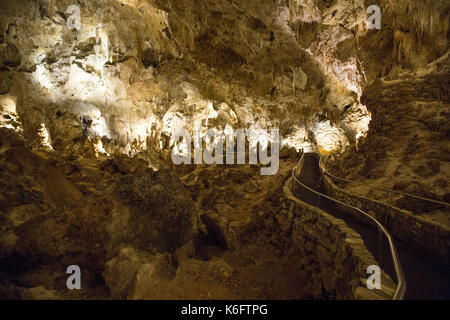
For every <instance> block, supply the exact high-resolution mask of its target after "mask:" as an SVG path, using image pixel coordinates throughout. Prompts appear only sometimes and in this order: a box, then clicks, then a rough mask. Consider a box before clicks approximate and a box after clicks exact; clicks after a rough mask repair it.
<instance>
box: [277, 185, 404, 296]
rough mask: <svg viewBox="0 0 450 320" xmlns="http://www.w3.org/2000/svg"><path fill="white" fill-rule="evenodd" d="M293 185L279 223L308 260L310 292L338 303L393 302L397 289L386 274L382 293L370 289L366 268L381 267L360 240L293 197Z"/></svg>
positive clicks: (287, 189)
mask: <svg viewBox="0 0 450 320" xmlns="http://www.w3.org/2000/svg"><path fill="white" fill-rule="evenodd" d="M291 183H292V178H290V179H289V180H288V181H287V182H286V185H285V187H284V198H283V199H282V210H281V212H280V214H279V215H277V219H278V221H279V223H280V226H281V228H282V229H284V230H283V231H286V230H289V229H290V230H291V232H290V233H291V237H292V240H293V243H294V244H295V245H296V246H297V247H298V248H299V251H300V253H301V254H302V255H303V256H304V257H305V261H306V262H305V272H306V277H307V280H309V281H307V283H308V286H310V288H308V291H309V292H312V293H313V296H314V294H316V295H317V296H323V293H325V295H327V296H328V297H329V298H335V299H370V300H372V299H377V300H378V299H392V296H393V294H394V291H395V287H396V285H395V284H394V282H393V281H392V279H391V278H390V277H389V276H388V275H387V274H385V273H384V272H383V271H382V276H381V289H380V290H377V289H374V290H369V289H367V286H366V282H365V281H366V279H367V277H368V276H369V275H368V274H367V273H366V270H367V267H368V266H370V265H378V263H377V262H376V260H375V259H374V257H373V255H372V254H371V253H370V252H369V251H368V250H367V248H366V247H365V245H364V241H363V240H362V238H361V236H360V235H359V234H357V233H356V232H355V231H353V230H352V229H350V228H349V227H348V226H347V225H346V224H345V222H344V221H342V220H340V219H337V218H335V217H333V216H332V215H330V214H328V213H326V212H324V211H322V210H320V209H318V208H316V207H313V206H310V205H308V204H306V203H304V202H302V201H300V200H298V199H297V198H296V197H294V196H293V194H292V192H291V191H290V184H291Z"/></svg>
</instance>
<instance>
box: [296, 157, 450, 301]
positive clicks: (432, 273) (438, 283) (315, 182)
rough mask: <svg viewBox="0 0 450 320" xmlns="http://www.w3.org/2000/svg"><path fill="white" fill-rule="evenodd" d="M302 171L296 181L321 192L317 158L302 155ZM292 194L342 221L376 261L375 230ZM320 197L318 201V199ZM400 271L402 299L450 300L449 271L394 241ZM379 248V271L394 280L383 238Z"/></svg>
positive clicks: (302, 192)
mask: <svg viewBox="0 0 450 320" xmlns="http://www.w3.org/2000/svg"><path fill="white" fill-rule="evenodd" d="M301 161H303V164H302V170H301V172H296V173H295V174H296V178H297V179H298V180H299V181H301V182H302V183H303V184H305V185H306V186H308V187H309V188H311V189H313V190H315V191H318V192H321V193H324V191H323V190H322V187H321V184H320V177H321V172H320V168H319V158H318V157H317V155H316V154H314V153H305V154H304V157H303V159H302V160H301ZM292 193H293V194H294V195H295V196H296V197H297V198H298V199H300V200H302V201H304V202H306V203H309V204H310V205H313V206H316V207H318V208H320V209H322V210H324V211H326V212H328V213H329V214H331V215H333V216H335V217H336V218H339V219H342V220H344V221H345V222H346V223H347V225H348V226H349V227H350V228H352V229H353V230H355V231H356V232H358V233H359V234H360V235H361V237H362V238H363V240H364V242H365V244H366V247H367V248H368V249H369V251H370V252H371V253H372V254H373V256H374V257H375V258H376V259H377V260H378V257H379V251H378V231H377V230H378V229H377V228H376V227H374V226H372V225H369V224H367V223H364V222H362V221H361V220H359V219H356V218H354V217H353V216H351V215H349V214H346V213H345V212H344V211H342V210H340V209H339V208H337V206H336V205H335V204H334V203H333V201H331V200H328V199H326V198H324V197H319V196H318V195H317V194H315V193H313V192H311V191H309V190H308V189H306V188H304V187H302V186H301V185H299V184H297V185H296V187H295V188H293V190H292ZM319 198H320V199H319ZM394 240H395V245H396V248H397V252H398V255H399V258H400V262H401V265H402V267H403V272H404V275H405V278H406V282H407V288H406V293H405V297H404V299H436V300H440V299H446V300H448V299H450V270H448V268H447V267H448V266H445V265H443V264H441V263H440V262H439V261H437V260H436V259H435V258H434V257H431V256H430V255H429V254H427V253H426V252H424V251H423V250H421V249H418V248H415V247H412V246H411V245H409V244H406V243H405V242H403V241H401V240H399V239H398V238H394ZM382 243H383V245H382V263H381V268H382V269H383V270H385V272H387V273H388V274H389V275H390V276H391V278H392V279H393V280H394V281H396V273H395V268H394V264H393V261H392V257H391V254H390V251H389V247H388V245H387V242H386V241H385V239H383V242H382Z"/></svg>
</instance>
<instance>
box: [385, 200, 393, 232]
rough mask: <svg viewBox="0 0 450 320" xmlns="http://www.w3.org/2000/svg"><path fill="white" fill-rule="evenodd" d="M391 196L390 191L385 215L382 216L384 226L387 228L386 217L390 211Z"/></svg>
mask: <svg viewBox="0 0 450 320" xmlns="http://www.w3.org/2000/svg"><path fill="white" fill-rule="evenodd" d="M391 198H392V191H391V192H389V199H388V203H387V211H386V216H385V217H384V227H385V228H387V227H388V225H387V224H388V218H389V212H390V211H391Z"/></svg>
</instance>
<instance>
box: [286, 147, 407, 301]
mask: <svg viewBox="0 0 450 320" xmlns="http://www.w3.org/2000/svg"><path fill="white" fill-rule="evenodd" d="M302 158H303V156H302ZM300 161H301V159H300V160H299V162H298V163H300ZM298 163H297V165H298ZM297 165H295V166H294V168H293V169H292V178H293V179H294V181H295V182H297V183H298V184H300V185H301V186H302V187H304V188H306V189H307V190H309V191H311V192H313V193H315V194H317V195H318V196H320V197H324V198H327V199H329V200H331V201H334V202H336V203H338V204H340V205H343V206H346V207H349V208H352V209H354V210H356V211H357V212H359V213H361V214H363V215H364V216H366V217H367V218H369V219H370V220H372V221H373V222H374V223H375V224H376V225H377V226H378V228H379V229H380V230H381V231H382V232H383V233H384V235H385V236H386V238H387V239H388V242H389V248H390V251H391V256H392V261H393V262H394V268H395V273H396V276H397V281H398V284H397V287H396V289H395V292H394V296H393V300H403V298H404V296H405V292H406V279H405V275H404V274H403V269H402V266H401V264H400V258H399V257H398V253H397V249H396V248H395V244H394V240H393V239H392V237H391V235H390V234H389V232H388V231H387V230H386V228H385V227H384V226H383V225H382V224H381V223H380V222H378V220H377V219H375V218H374V217H372V216H371V215H370V214H368V213H367V212H364V211H362V210H361V209H359V208H357V207H354V206H351V205H349V204H347V203H344V202H341V201H339V200H336V199H333V198H331V197H329V196H327V195H325V194H323V193H320V192H318V191H315V190H313V189H311V188H309V187H308V186H306V185H304V184H303V183H302V182H300V181H299V180H298V179H297V177H296V176H295V173H294V170H295V169H296V167H297Z"/></svg>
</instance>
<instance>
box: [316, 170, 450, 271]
mask: <svg viewBox="0 0 450 320" xmlns="http://www.w3.org/2000/svg"><path fill="white" fill-rule="evenodd" d="M323 185H324V189H325V192H326V193H327V194H328V195H329V196H330V197H333V198H335V199H337V200H341V201H342V202H345V203H347V204H349V205H352V206H355V207H358V208H361V209H362V210H364V211H366V212H367V213H369V214H370V215H371V216H373V217H375V218H376V219H377V220H378V221H380V222H382V223H383V224H386V227H387V229H388V230H389V232H390V233H391V234H392V235H394V236H397V237H399V238H400V239H402V240H404V241H407V242H408V243H411V244H413V245H415V246H418V247H420V248H422V249H424V250H426V251H427V252H429V253H431V254H433V255H436V256H438V257H439V258H441V259H443V261H445V262H446V263H449V262H450V260H449V247H450V230H449V229H448V228H446V227H445V226H440V225H437V224H435V223H433V222H431V221H426V220H424V219H423V218H422V217H420V216H416V215H414V214H413V213H412V212H409V211H406V210H402V209H399V208H396V207H391V208H390V210H389V214H388V217H387V220H386V213H387V212H388V210H387V209H388V208H387V204H386V203H383V202H380V201H376V200H372V199H369V198H366V197H362V196H356V195H352V194H350V193H348V192H347V191H345V190H343V189H340V188H338V187H337V186H336V185H335V184H334V183H333V182H332V181H331V179H330V178H328V177H324V179H323ZM342 209H343V210H345V211H348V212H349V213H350V214H354V212H353V211H352V210H348V208H347V207H344V206H342ZM358 217H359V218H360V216H358ZM386 222H387V223H386Z"/></svg>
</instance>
